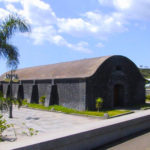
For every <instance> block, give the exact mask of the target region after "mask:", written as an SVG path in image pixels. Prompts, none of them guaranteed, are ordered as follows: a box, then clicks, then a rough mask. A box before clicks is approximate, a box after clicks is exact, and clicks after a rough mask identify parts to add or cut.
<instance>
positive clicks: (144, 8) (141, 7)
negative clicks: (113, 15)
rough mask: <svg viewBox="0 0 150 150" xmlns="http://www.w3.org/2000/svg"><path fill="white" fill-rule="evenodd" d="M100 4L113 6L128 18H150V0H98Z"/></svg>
mask: <svg viewBox="0 0 150 150" xmlns="http://www.w3.org/2000/svg"><path fill="white" fill-rule="evenodd" d="M98 1H99V3H100V5H102V6H109V7H113V8H114V9H115V10H116V11H117V12H120V13H122V14H123V15H124V16H125V18H126V19H137V20H143V19H144V20H150V0H111V1H110V0H98Z"/></svg>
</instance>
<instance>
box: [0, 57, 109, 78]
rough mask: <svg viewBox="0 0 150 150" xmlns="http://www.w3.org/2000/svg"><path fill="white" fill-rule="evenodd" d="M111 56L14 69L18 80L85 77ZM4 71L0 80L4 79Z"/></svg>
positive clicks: (90, 74)
mask: <svg viewBox="0 0 150 150" xmlns="http://www.w3.org/2000/svg"><path fill="white" fill-rule="evenodd" d="M110 57H111V56H104V57H97V58H90V59H83V60H77V61H71V62H63V63H57V64H50V65H44V66H36V67H30V68H23V69H18V70H16V72H15V74H17V75H18V77H19V80H40V79H64V78H86V77H90V76H92V75H93V74H94V73H95V72H96V70H97V69H98V68H99V67H100V65H101V64H102V63H103V62H104V61H105V60H107V59H108V58H110ZM5 74H6V73H4V74H3V75H1V76H0V80H1V81H2V80H4V77H5Z"/></svg>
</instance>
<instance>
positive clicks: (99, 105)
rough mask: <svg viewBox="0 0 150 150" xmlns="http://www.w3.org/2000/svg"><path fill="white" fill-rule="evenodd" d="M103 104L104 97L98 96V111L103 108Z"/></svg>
mask: <svg viewBox="0 0 150 150" xmlns="http://www.w3.org/2000/svg"><path fill="white" fill-rule="evenodd" d="M102 104H103V98H101V97H98V98H97V99H96V109H97V111H99V110H100V109H101V108H102Z"/></svg>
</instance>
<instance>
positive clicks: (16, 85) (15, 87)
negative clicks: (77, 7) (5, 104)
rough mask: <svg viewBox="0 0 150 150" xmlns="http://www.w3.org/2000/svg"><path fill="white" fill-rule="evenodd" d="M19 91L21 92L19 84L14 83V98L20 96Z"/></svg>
mask: <svg viewBox="0 0 150 150" xmlns="http://www.w3.org/2000/svg"><path fill="white" fill-rule="evenodd" d="M18 92H19V84H15V83H13V84H12V97H13V98H16V99H17V98H18Z"/></svg>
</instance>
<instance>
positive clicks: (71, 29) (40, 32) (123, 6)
mask: <svg viewBox="0 0 150 150" xmlns="http://www.w3.org/2000/svg"><path fill="white" fill-rule="evenodd" d="M98 1H99V3H100V5H101V6H103V7H107V6H109V7H112V8H113V9H111V10H112V11H111V12H109V13H102V12H100V11H98V10H96V11H88V12H85V13H84V14H81V15H80V16H79V17H76V18H60V17H58V16H56V14H55V12H54V11H53V10H52V8H51V6H50V4H48V3H46V2H44V1H43V0H33V1H32V0H0V2H4V3H3V4H4V5H5V7H6V9H4V8H0V18H2V17H4V16H6V15H8V14H9V12H17V13H19V14H20V15H22V16H24V17H25V18H26V19H27V20H28V21H29V22H30V23H31V26H32V33H31V35H30V37H31V38H32V39H33V40H34V44H42V43H43V42H45V41H46V42H50V43H53V44H55V45H58V46H66V47H68V48H71V49H73V50H77V51H82V52H90V51H91V50H90V49H89V48H88V47H89V45H88V43H86V42H80V41H79V42H77V43H75V44H74V43H70V42H68V40H67V39H65V38H64V35H65V34H66V35H69V36H72V37H74V38H75V37H80V39H81V38H83V39H84V38H87V37H90V38H93V37H94V38H97V39H100V40H101V39H106V38H107V37H108V36H110V35H111V34H114V33H120V32H124V31H126V30H127V25H128V21H129V20H130V19H141V18H142V19H143V18H146V19H149V18H150V9H149V8H150V0H144V1H143V0H98ZM16 3H18V4H20V5H21V7H18V5H16ZM83 39H81V41H84V40H83ZM97 46H98V47H102V46H103V44H102V43H98V44H97Z"/></svg>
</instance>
